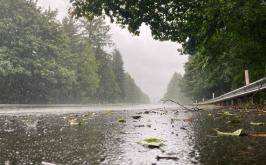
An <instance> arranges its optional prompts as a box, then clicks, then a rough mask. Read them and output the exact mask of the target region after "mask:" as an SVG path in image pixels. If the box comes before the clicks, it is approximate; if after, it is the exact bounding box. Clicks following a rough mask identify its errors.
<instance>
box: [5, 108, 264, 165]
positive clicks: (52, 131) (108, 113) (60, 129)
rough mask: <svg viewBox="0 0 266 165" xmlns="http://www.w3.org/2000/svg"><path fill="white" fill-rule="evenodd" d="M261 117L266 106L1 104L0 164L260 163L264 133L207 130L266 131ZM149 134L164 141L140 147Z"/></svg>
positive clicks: (182, 164) (181, 164) (261, 162)
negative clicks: (197, 108) (195, 107)
mask: <svg viewBox="0 0 266 165" xmlns="http://www.w3.org/2000/svg"><path fill="white" fill-rule="evenodd" d="M250 122H253V124H250ZM263 122H266V113H264V112H237V111H225V110H215V111H198V112H184V111H183V110H181V109H180V108H178V107H173V106H169V107H165V105H161V106H158V105H156V106H147V107H143V106H139V107H138V106H135V107H123V106H112V107H111V106H109V107H101V108H100V107H94V108H91V107H84V106H83V107H74V106H73V107H71V108H70V107H68V108H66V107H47V108H46V107H42V108H38V107H20V108H19V109H17V107H16V108H15V107H13V108H10V107H9V108H8V107H6V108H2V109H1V110H0V164H48V163H53V164H62V165H65V164H77V165H80V164H84V165H85V164H108V165H109V164H114V165H116V164H136V165H140V164H144V165H146V164H167V165H168V164H180V165H185V164H209V165H213V164H265V162H266V138H263V137H250V136H217V133H216V131H214V130H213V129H214V128H215V129H218V130H219V131H223V132H233V131H235V130H237V129H240V128H242V129H243V133H246V134H251V133H257V134H258V133H266V125H265V124H262V123H263ZM254 123H255V124H254ZM261 135H262V134H261ZM148 138H156V139H159V140H160V143H161V144H162V145H160V147H153V148H149V147H147V146H143V145H142V144H143V143H141V142H142V141H143V140H144V139H148Z"/></svg>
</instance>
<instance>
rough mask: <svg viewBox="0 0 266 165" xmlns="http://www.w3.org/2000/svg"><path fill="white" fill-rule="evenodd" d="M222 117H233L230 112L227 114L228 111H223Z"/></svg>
mask: <svg viewBox="0 0 266 165" xmlns="http://www.w3.org/2000/svg"><path fill="white" fill-rule="evenodd" d="M223 115H224V116H233V114H232V113H230V112H228V111H225V112H224V113H223Z"/></svg>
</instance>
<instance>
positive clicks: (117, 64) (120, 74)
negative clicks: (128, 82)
mask: <svg viewBox="0 0 266 165" xmlns="http://www.w3.org/2000/svg"><path fill="white" fill-rule="evenodd" d="M112 56H113V59H112V69H113V72H114V75H115V79H116V82H117V84H118V86H119V89H120V94H119V98H120V100H123V99H124V97H125V90H124V80H125V72H124V63H123V60H122V56H121V54H120V52H119V51H118V50H117V49H115V50H114V51H113V54H112Z"/></svg>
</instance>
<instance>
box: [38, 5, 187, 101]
mask: <svg viewBox="0 0 266 165" xmlns="http://www.w3.org/2000/svg"><path fill="white" fill-rule="evenodd" d="M38 4H39V5H40V6H42V7H45V8H49V7H50V8H51V9H57V10H58V19H62V18H63V17H64V16H66V15H67V10H68V7H69V6H70V4H69V2H68V0H39V1H38ZM140 31H141V33H140V35H139V36H133V35H132V34H130V33H129V32H128V31H127V29H121V28H120V27H119V25H116V24H111V34H112V40H113V42H114V43H115V47H116V48H118V49H119V51H120V52H121V54H122V58H123V60H124V67H125V72H128V73H130V75H132V77H133V78H134V79H135V81H136V83H137V85H138V86H140V88H141V89H142V90H143V91H144V92H145V93H146V94H148V95H149V97H150V99H151V101H152V102H157V101H158V100H159V99H160V98H162V97H163V95H164V93H165V92H166V88H167V84H168V82H169V81H170V79H171V77H172V75H173V73H174V72H178V73H182V74H183V73H184V64H185V62H186V61H187V56H184V55H179V53H178V52H177V49H178V48H180V47H181V45H179V44H177V43H173V42H160V41H156V40H154V39H153V38H152V36H151V33H150V30H149V28H148V27H147V26H142V27H141V30H140Z"/></svg>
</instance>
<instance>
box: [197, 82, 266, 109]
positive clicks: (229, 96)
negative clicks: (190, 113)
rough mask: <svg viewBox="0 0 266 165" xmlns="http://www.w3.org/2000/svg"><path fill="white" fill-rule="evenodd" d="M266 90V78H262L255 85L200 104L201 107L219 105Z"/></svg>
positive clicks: (251, 84) (252, 84)
mask: <svg viewBox="0 0 266 165" xmlns="http://www.w3.org/2000/svg"><path fill="white" fill-rule="evenodd" d="M263 89H266V77H265V78H262V79H260V80H258V81H255V82H253V83H250V84H249V85H246V86H243V87H241V88H238V89H235V90H233V91H231V92H228V93H226V94H223V95H221V96H219V97H216V98H214V99H210V100H207V101H204V102H201V103H198V104H199V105H203V104H212V103H218V102H222V101H225V100H230V99H233V98H237V97H240V96H245V95H248V94H251V93H255V92H257V91H260V90H263Z"/></svg>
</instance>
